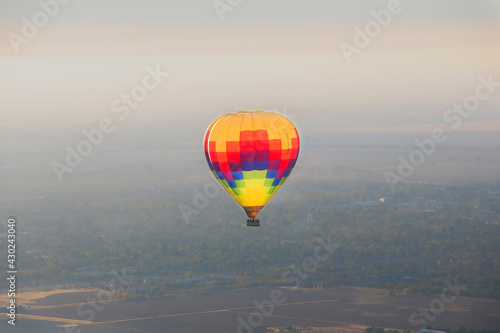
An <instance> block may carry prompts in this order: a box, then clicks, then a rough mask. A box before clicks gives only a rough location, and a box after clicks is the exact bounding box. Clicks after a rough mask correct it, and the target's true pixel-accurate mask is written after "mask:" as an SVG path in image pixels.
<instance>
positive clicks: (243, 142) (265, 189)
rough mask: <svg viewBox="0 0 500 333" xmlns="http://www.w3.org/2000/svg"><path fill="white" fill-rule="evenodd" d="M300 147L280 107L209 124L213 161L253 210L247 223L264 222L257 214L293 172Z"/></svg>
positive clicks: (218, 175) (207, 145)
mask: <svg viewBox="0 0 500 333" xmlns="http://www.w3.org/2000/svg"><path fill="white" fill-rule="evenodd" d="M299 146H300V140H299V134H298V133H297V129H296V128H295V126H294V125H293V124H292V122H291V121H290V120H288V118H286V117H285V116H283V115H281V114H279V113H276V112H266V111H238V112H234V113H227V114H225V115H222V116H220V117H219V118H217V119H216V120H214V121H213V122H212V124H210V126H209V127H208V129H207V131H206V133H205V139H204V149H205V157H206V159H207V162H208V166H209V167H210V170H212V173H213V174H214V176H215V178H217V180H218V181H219V182H220V183H221V185H222V186H223V187H224V189H225V190H226V191H227V192H228V193H229V194H230V195H231V196H232V197H233V198H234V199H235V200H236V201H237V202H238V203H239V204H240V205H241V206H242V207H243V209H244V210H245V212H246V213H247V215H248V220H247V226H259V225H260V221H259V219H258V218H256V216H257V213H258V212H259V211H260V210H261V209H262V208H263V207H264V205H265V204H266V203H267V202H268V201H269V199H271V198H272V196H273V195H274V194H275V193H276V191H278V190H279V188H280V187H281V185H283V183H284V182H285V180H286V179H287V178H288V176H290V173H291V172H292V169H293V167H294V166H295V163H296V162H297V157H298V155H299Z"/></svg>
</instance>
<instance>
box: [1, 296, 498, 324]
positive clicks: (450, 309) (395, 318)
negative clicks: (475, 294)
mask: <svg viewBox="0 0 500 333" xmlns="http://www.w3.org/2000/svg"><path fill="white" fill-rule="evenodd" d="M276 290H279V291H276ZM273 293H274V294H273ZM97 294H98V291H95V290H94V291H91V290H87V291H80V292H78V291H74V290H73V291H70V292H65V291H61V293H57V291H56V292H52V293H51V295H44V294H43V293H42V294H38V295H36V294H34V295H33V296H41V298H38V299H31V300H28V299H25V304H28V305H30V306H31V307H30V308H29V309H27V310H26V311H25V312H24V313H23V314H20V315H18V317H17V324H16V326H15V328H14V327H13V326H11V325H8V324H7V321H6V320H2V321H1V322H0V330H1V331H2V332H25V333H29V332H41V333H49V332H50V333H59V332H61V333H62V332H65V333H66V332H89V333H101V332H111V333H114V332H173V333H177V332H179V333H180V332H192V333H197V332H200V333H201V332H219V333H220V332H245V333H246V332H266V328H268V327H279V326H283V325H301V326H307V327H316V328H318V331H319V330H321V331H322V332H329V331H331V332H335V330H336V329H340V330H342V329H343V330H345V331H346V332H356V331H358V332H361V331H362V328H363V327H364V326H371V325H374V326H380V327H385V328H394V329H402V328H408V329H417V328H418V327H412V326H411V325H410V323H409V317H410V315H411V314H412V313H414V312H416V311H418V310H419V308H420V307H429V304H430V303H431V302H432V301H433V300H434V299H436V298H438V297H439V296H437V297H436V296H434V297H432V296H387V295H386V291H385V290H382V289H370V288H347V287H346V288H341V289H324V290H319V289H318V290H305V289H301V290H295V291H292V290H291V289H288V288H280V289H276V288H270V287H265V288H252V289H243V290H231V291H215V292H205V293H197V294H189V295H175V296H166V297H155V298H147V299H146V298H140V299H133V300H116V301H112V302H109V303H106V304H104V303H99V302H92V301H91V300H92V299H95V297H96V296H97ZM273 295H274V296H273ZM272 299H274V300H279V302H277V303H278V304H276V305H275V306H273V307H269V306H268V304H269V301H270V300H272ZM279 303H282V304H279ZM259 304H260V305H265V307H264V308H263V309H262V312H263V313H264V315H261V312H259V310H258V309H257V308H256V305H259ZM416 318H417V319H421V318H422V316H418V317H416ZM257 324H258V325H257ZM430 324H432V325H433V326H435V327H437V326H441V327H446V326H448V327H452V328H453V327H459V326H461V325H463V326H465V327H469V328H475V329H498V328H499V327H500V301H499V300H488V299H477V298H466V297H458V298H457V299H456V300H455V301H454V302H453V303H451V304H449V305H447V306H446V308H445V310H444V311H443V313H441V314H440V315H439V316H437V317H436V319H435V320H434V321H433V322H432V323H430Z"/></svg>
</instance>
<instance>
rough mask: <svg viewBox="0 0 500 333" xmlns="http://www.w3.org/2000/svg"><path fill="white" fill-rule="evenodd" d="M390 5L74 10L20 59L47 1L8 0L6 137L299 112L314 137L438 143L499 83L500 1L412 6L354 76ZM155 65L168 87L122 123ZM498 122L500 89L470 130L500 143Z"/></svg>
mask: <svg viewBox="0 0 500 333" xmlns="http://www.w3.org/2000/svg"><path fill="white" fill-rule="evenodd" d="M54 1H55V0H53V1H49V0H42V1H41V2H43V3H53V2H54ZM61 1H62V0H61ZM220 2H221V3H226V4H227V3H228V0H221V1H220ZM232 2H233V3H237V1H232ZM390 2H391V1H346V0H343V1H332V0H301V1H299V0H279V1H277V0H275V1H273V0H242V1H241V3H240V4H237V5H236V6H231V7H234V8H231V9H232V10H231V11H226V12H224V13H223V18H224V20H221V19H220V17H219V15H218V13H217V10H216V9H215V7H214V5H213V1H209V0H189V1H188V0H182V1H181V0H179V1H165V0H162V1H160V0H155V1H153V0H113V1H112V0H72V1H69V3H68V4H64V5H59V7H60V8H59V9H56V10H55V11H54V13H53V16H54V17H51V18H50V19H49V20H48V23H47V24H46V26H43V27H41V28H39V29H38V30H39V31H38V33H36V35H35V36H33V37H30V38H25V37H26V36H24V37H23V38H25V43H22V44H19V45H18V51H19V52H17V53H16V52H15V51H14V48H13V46H12V43H11V42H10V39H12V38H13V37H12V36H14V34H15V35H16V36H21V37H22V36H23V32H22V31H23V25H24V24H25V21H23V18H27V19H28V20H29V21H30V22H33V18H34V17H35V18H38V19H39V20H42V21H43V18H44V16H43V15H44V14H40V11H41V10H42V9H41V7H40V5H39V1H27V0H2V1H1V2H0V33H1V35H2V38H1V39H0V90H1V94H0V109H1V112H2V122H1V123H0V129H2V130H5V129H7V130H18V129H28V128H29V129H37V128H43V129H54V130H57V129H58V128H66V129H67V128H74V129H75V130H82V129H84V128H87V127H89V126H93V125H95V124H97V123H98V122H99V121H100V119H102V118H103V117H110V118H112V119H113V120H114V121H115V122H116V123H117V124H118V123H119V124H120V126H123V127H133V126H136V125H137V126H150V125H151V126H153V125H154V126H163V125H164V126H172V124H176V125H178V126H179V128H182V126H199V127H200V128H206V126H207V125H208V124H209V123H210V121H211V120H212V119H214V118H215V117H217V116H218V115H220V114H222V113H226V112H231V111H237V110H245V109H264V110H272V109H278V110H280V111H282V110H284V109H285V108H286V110H287V113H289V114H292V115H294V119H295V120H294V121H295V122H296V123H297V126H298V127H299V129H300V128H302V130H304V131H309V132H314V131H357V130H363V131H430V130H432V128H433V126H436V125H437V124H440V123H442V122H443V119H442V117H443V113H444V112H445V110H446V109H448V108H449V107H452V106H453V104H455V103H461V102H463V100H464V99H465V98H466V97H467V96H469V95H472V94H474V91H475V89H476V86H477V85H478V84H479V82H478V77H479V76H481V75H482V76H484V77H487V76H488V75H493V78H494V79H496V81H500V1H498V0H497V1H481V0H477V1H459V0H444V1H436V0H418V1H409V0H406V1H401V4H400V6H401V8H402V10H401V13H400V14H397V15H392V16H391V22H390V23H389V24H388V25H387V26H386V27H381V28H380V33H378V34H376V35H375V36H374V37H372V38H371V41H370V44H369V45H368V46H366V47H365V48H360V49H359V53H358V54H353V55H352V59H351V60H352V61H351V62H350V63H349V62H348V61H347V60H346V58H345V57H344V55H343V54H342V52H341V48H340V45H341V43H342V42H345V43H349V44H353V45H354V42H353V40H354V37H355V29H356V28H357V27H359V28H361V29H364V28H365V25H366V24H367V23H369V22H370V21H372V20H374V18H373V17H372V14H371V12H372V11H376V12H379V11H380V10H384V9H387V7H388V3H390ZM51 8H53V7H51ZM42 23H43V22H42ZM24 30H26V28H24ZM148 66H149V67H150V68H153V69H154V68H161V70H162V71H165V72H168V73H169V76H168V78H165V79H164V80H163V82H162V83H161V84H160V85H159V86H158V87H157V88H155V89H153V90H152V91H150V92H149V93H148V95H147V97H146V98H145V99H144V100H143V101H141V102H140V103H139V105H138V106H137V107H136V108H135V109H131V110H130V113H129V116H128V117H126V119H119V118H118V116H119V115H120V114H119V113H113V112H112V103H113V102H114V101H115V99H117V98H120V96H121V95H122V94H129V93H130V92H131V89H132V88H133V87H135V86H136V85H138V84H142V82H143V78H144V76H145V75H147V74H148V71H147V70H146V68H147V67H148ZM499 111H500V87H499V88H498V89H497V90H496V91H495V92H494V94H493V95H492V96H491V97H490V98H488V99H487V100H485V101H482V102H481V105H480V106H479V108H478V110H477V111H476V112H475V113H474V114H473V115H472V116H471V117H470V118H468V119H466V121H465V122H464V125H463V126H462V127H461V128H460V129H475V130H492V129H493V130H499V129H500V112H499ZM192 124H196V125H192Z"/></svg>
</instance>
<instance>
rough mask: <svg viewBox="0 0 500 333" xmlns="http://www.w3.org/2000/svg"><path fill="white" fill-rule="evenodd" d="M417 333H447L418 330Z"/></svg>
mask: <svg viewBox="0 0 500 333" xmlns="http://www.w3.org/2000/svg"><path fill="white" fill-rule="evenodd" d="M418 333H448V332H446V331H433V330H420V331H418Z"/></svg>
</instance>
